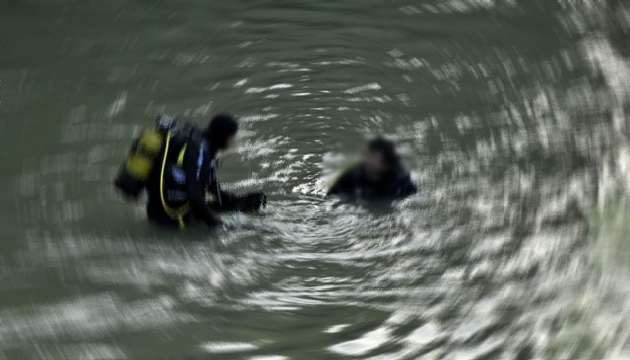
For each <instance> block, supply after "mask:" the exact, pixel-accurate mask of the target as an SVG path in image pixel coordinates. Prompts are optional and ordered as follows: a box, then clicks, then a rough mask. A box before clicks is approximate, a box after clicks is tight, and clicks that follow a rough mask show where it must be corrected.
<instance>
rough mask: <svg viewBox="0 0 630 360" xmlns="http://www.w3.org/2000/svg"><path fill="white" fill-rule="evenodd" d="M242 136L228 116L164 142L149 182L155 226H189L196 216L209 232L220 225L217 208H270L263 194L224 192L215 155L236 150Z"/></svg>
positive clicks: (188, 128)
mask: <svg viewBox="0 0 630 360" xmlns="http://www.w3.org/2000/svg"><path fill="white" fill-rule="evenodd" d="M237 131H238V122H237V121H236V119H235V118H234V117H233V116H231V115H229V114H219V115H217V116H215V117H214V118H213V119H212V121H211V122H210V124H209V125H208V127H207V128H206V129H205V130H203V131H201V130H200V129H198V128H197V127H196V126H194V125H191V124H186V125H185V126H184V127H183V128H182V129H180V130H178V131H176V132H175V133H174V134H169V136H168V137H167V140H166V142H165V146H164V151H163V157H160V158H159V160H158V164H156V166H155V167H154V169H153V170H152V172H151V174H150V176H149V179H148V181H147V190H148V194H149V201H148V203H147V214H148V216H149V219H151V220H152V221H154V222H156V223H158V224H163V225H171V226H180V227H184V226H185V224H187V223H188V222H189V221H190V220H191V215H192V216H193V217H195V218H198V219H201V220H202V221H204V222H205V223H206V225H208V226H209V227H215V226H217V225H220V224H221V220H220V219H219V218H218V217H217V215H216V214H215V213H214V211H213V210H212V209H215V210H225V211H234V210H238V211H255V210H258V209H260V207H261V206H265V205H266V202H267V198H266V196H265V194H264V193H262V192H257V193H251V194H248V195H246V196H244V197H237V196H236V195H234V194H232V193H231V192H228V191H224V190H222V189H221V187H220V186H219V183H218V181H217V177H216V160H215V158H216V155H217V153H218V152H219V151H222V150H225V149H227V148H229V147H231V146H232V145H233V144H234V142H235V138H236V133H237ZM207 192H210V193H211V194H213V195H214V197H215V201H214V203H206V193H207Z"/></svg>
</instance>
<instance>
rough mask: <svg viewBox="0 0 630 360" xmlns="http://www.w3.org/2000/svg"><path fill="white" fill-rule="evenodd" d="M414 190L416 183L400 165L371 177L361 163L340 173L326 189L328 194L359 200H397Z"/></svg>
mask: <svg viewBox="0 0 630 360" xmlns="http://www.w3.org/2000/svg"><path fill="white" fill-rule="evenodd" d="M416 192H417V189H416V185H415V184H414V183H413V181H411V176H410V175H409V172H408V171H406V170H405V169H403V168H402V167H399V166H398V167H395V168H394V169H393V170H390V171H388V172H387V173H385V174H383V175H382V176H380V177H379V178H378V179H373V178H371V177H370V176H369V175H368V174H367V172H366V171H365V169H364V167H363V165H361V164H359V165H357V166H355V167H353V168H351V169H350V170H348V171H346V172H345V173H344V174H342V175H341V177H340V178H339V179H338V180H337V181H336V182H335V184H334V185H333V186H332V187H331V188H330V190H329V191H328V196H331V195H334V196H341V197H344V198H350V199H361V200H377V199H392V200H397V199H403V198H405V197H407V196H409V195H413V194H415V193H416Z"/></svg>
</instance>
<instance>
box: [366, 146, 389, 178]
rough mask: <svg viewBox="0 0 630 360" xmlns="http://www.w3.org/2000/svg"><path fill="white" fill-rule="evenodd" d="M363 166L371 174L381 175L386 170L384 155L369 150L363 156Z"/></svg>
mask: <svg viewBox="0 0 630 360" xmlns="http://www.w3.org/2000/svg"><path fill="white" fill-rule="evenodd" d="M363 164H364V166H365V170H366V171H367V172H368V173H370V174H380V173H382V172H384V171H385V170H386V165H385V161H384V159H383V154H381V153H380V152H378V151H373V150H367V151H366V152H365V154H364V155H363Z"/></svg>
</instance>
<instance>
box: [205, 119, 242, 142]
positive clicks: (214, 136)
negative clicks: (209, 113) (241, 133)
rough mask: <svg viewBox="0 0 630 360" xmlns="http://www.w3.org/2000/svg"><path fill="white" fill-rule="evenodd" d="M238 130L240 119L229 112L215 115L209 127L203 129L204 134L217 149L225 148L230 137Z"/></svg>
mask: <svg viewBox="0 0 630 360" xmlns="http://www.w3.org/2000/svg"><path fill="white" fill-rule="evenodd" d="M237 131H238V121H237V120H236V118H235V117H234V116H232V115H231V114H228V113H221V114H218V115H215V117H213V118H212V120H211V121H210V124H209V125H208V127H207V128H206V129H205V130H204V131H203V136H204V137H205V138H206V139H207V140H208V141H209V142H210V146H211V147H212V148H214V149H215V150H224V149H225V148H226V147H227V141H228V139H229V138H230V137H231V136H232V135H234V134H236V132H237Z"/></svg>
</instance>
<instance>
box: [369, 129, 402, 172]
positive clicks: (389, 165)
mask: <svg viewBox="0 0 630 360" xmlns="http://www.w3.org/2000/svg"><path fill="white" fill-rule="evenodd" d="M399 164H400V159H399V157H398V154H397V153H396V147H395V146H394V143H393V142H391V141H390V140H387V139H385V138H384V137H382V136H379V137H376V138H375V139H373V140H371V141H370V142H369V143H368V146H367V151H366V152H365V154H364V156H363V166H364V168H365V170H366V172H367V173H368V174H369V175H372V176H378V175H383V174H385V173H387V172H388V171H390V170H392V169H395V168H397V167H398V166H399Z"/></svg>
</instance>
